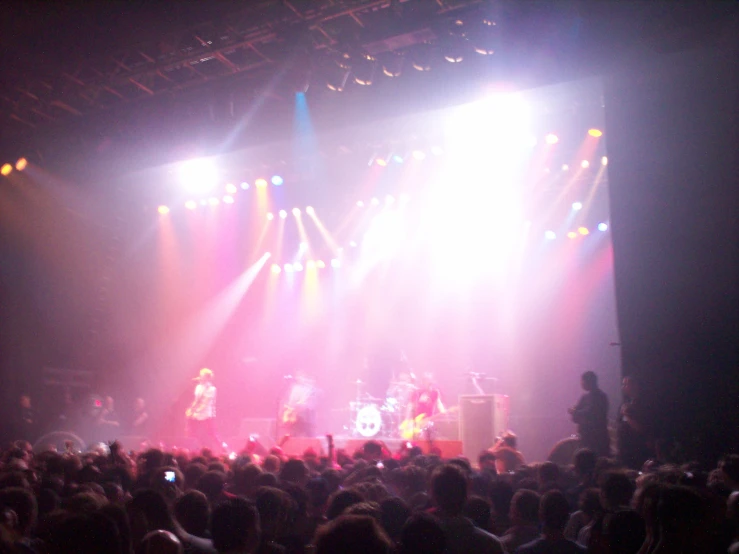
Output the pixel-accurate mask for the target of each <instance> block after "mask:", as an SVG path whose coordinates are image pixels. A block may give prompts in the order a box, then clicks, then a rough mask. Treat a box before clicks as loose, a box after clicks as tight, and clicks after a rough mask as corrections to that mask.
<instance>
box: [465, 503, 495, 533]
mask: <svg viewBox="0 0 739 554" xmlns="http://www.w3.org/2000/svg"><path fill="white" fill-rule="evenodd" d="M463 513H464V515H465V516H466V517H468V518H469V519H471V520H472V523H474V524H475V527H479V528H480V529H482V530H484V531H488V532H490V531H492V515H493V507H492V505H491V504H490V501H488V500H487V499H485V498H482V497H479V496H470V497H469V498H468V499H467V503H466V504H465V505H464V510H463Z"/></svg>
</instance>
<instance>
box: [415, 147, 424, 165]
mask: <svg viewBox="0 0 739 554" xmlns="http://www.w3.org/2000/svg"><path fill="white" fill-rule="evenodd" d="M413 159H414V160H418V161H419V162H420V161H421V160H425V159H426V152H424V151H423V150H414V151H413Z"/></svg>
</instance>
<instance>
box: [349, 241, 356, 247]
mask: <svg viewBox="0 0 739 554" xmlns="http://www.w3.org/2000/svg"><path fill="white" fill-rule="evenodd" d="M349 246H351V247H352V248H356V247H357V243H356V242H355V241H351V242H350V243H349Z"/></svg>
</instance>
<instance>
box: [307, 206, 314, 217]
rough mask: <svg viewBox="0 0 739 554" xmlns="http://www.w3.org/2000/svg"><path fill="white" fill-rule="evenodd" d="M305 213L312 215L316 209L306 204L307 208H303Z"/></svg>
mask: <svg viewBox="0 0 739 554" xmlns="http://www.w3.org/2000/svg"><path fill="white" fill-rule="evenodd" d="M305 213H307V214H308V215H314V214H315V213H316V211H315V210H314V209H313V206H308V207H307V208H305Z"/></svg>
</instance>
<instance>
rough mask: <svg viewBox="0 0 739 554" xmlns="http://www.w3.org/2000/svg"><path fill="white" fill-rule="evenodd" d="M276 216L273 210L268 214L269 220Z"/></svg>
mask: <svg viewBox="0 0 739 554" xmlns="http://www.w3.org/2000/svg"><path fill="white" fill-rule="evenodd" d="M274 218H275V214H273V213H272V212H269V213H268V214H267V221H272V220H273V219H274Z"/></svg>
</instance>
